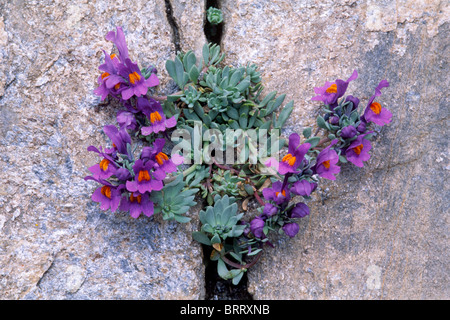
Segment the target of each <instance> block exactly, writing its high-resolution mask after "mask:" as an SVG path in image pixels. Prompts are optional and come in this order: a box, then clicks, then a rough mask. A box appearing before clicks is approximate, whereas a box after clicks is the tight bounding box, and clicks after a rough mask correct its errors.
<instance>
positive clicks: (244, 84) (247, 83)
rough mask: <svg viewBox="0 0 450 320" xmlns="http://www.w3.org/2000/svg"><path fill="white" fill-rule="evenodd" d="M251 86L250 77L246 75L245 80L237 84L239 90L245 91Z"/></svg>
mask: <svg viewBox="0 0 450 320" xmlns="http://www.w3.org/2000/svg"><path fill="white" fill-rule="evenodd" d="M249 86H250V77H249V76H247V77H245V79H244V80H242V81H241V82H239V84H238V85H237V86H236V89H237V90H238V91H239V92H243V91H245V90H247V88H248V87H249Z"/></svg>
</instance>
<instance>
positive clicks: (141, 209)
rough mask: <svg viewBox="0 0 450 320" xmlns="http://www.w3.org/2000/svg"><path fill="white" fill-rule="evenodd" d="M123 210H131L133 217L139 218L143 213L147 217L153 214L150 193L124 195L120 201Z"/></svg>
mask: <svg viewBox="0 0 450 320" xmlns="http://www.w3.org/2000/svg"><path fill="white" fill-rule="evenodd" d="M119 209H120V210H121V211H129V212H130V215H131V216H132V217H133V218H135V219H136V218H138V217H139V216H140V215H141V213H143V214H144V215H146V216H147V217H151V216H152V215H153V212H154V211H153V210H154V207H153V202H152V201H150V197H149V194H148V193H144V194H140V193H131V194H130V196H129V197H122V202H121V203H120V208H119Z"/></svg>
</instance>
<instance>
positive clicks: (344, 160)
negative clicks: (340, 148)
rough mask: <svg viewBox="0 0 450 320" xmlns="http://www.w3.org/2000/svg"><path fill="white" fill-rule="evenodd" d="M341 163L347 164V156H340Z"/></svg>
mask: <svg viewBox="0 0 450 320" xmlns="http://www.w3.org/2000/svg"><path fill="white" fill-rule="evenodd" d="M339 161H340V162H342V163H347V162H348V161H347V158H346V157H345V156H339Z"/></svg>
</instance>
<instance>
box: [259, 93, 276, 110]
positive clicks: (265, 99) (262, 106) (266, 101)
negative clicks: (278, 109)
mask: <svg viewBox="0 0 450 320" xmlns="http://www.w3.org/2000/svg"><path fill="white" fill-rule="evenodd" d="M276 94H277V92H276V91H272V92H270V93H269V94H268V95H267V96H265V98H264V99H263V101H261V103H260V104H259V107H260V108H264V107H265V106H266V104H267V103H268V102H269V101H270V100H272V99H273V98H275V96H276Z"/></svg>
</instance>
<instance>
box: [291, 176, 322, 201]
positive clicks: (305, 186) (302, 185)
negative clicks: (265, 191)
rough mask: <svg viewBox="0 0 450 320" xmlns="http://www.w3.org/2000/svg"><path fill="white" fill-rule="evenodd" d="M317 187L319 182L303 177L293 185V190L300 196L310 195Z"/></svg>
mask: <svg viewBox="0 0 450 320" xmlns="http://www.w3.org/2000/svg"><path fill="white" fill-rule="evenodd" d="M316 188H317V183H314V182H309V181H308V180H305V179H303V180H300V181H297V182H295V183H294V184H293V185H292V188H291V192H292V193H295V194H297V195H300V196H304V197H309V196H310V195H311V193H312V192H313V191H314V190H315V189H316Z"/></svg>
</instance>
